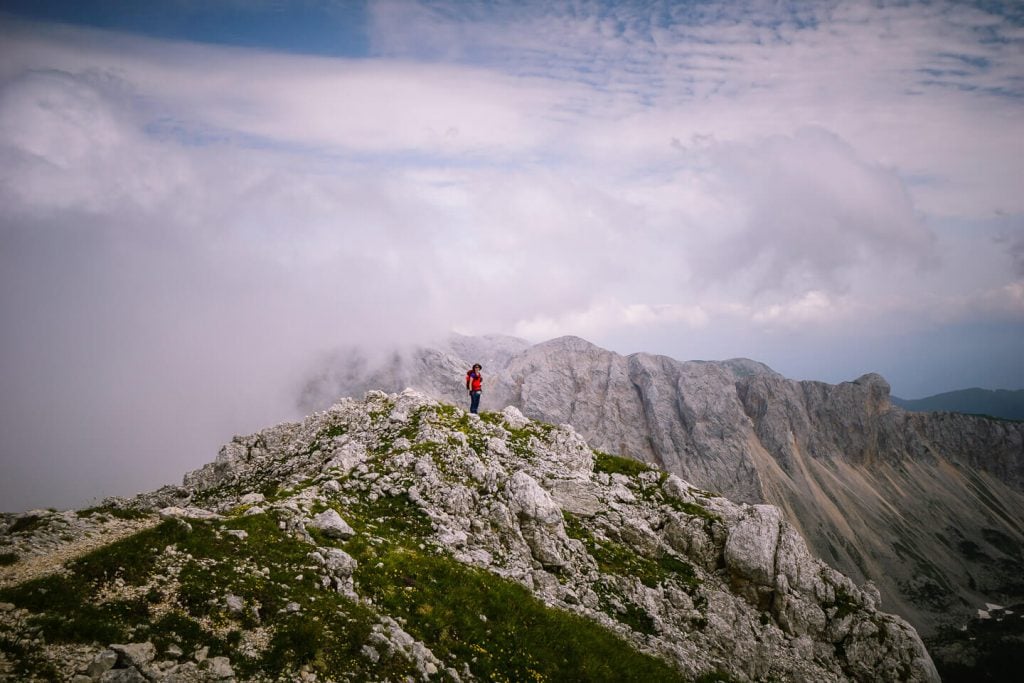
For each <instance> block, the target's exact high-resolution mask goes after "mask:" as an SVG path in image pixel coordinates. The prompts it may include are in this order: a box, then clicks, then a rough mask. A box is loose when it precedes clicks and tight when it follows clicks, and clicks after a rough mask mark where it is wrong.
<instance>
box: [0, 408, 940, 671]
mask: <svg viewBox="0 0 1024 683" xmlns="http://www.w3.org/2000/svg"><path fill="white" fill-rule="evenodd" d="M90 514H91V515H96V514H101V515H104V516H106V517H107V518H116V517H119V516H120V517H123V516H138V517H139V518H140V519H141V520H147V521H152V520H155V517H156V516H157V515H159V517H161V518H163V521H161V522H160V523H159V524H157V525H156V526H153V527H151V528H148V529H145V530H144V531H141V532H139V533H137V534H135V535H133V536H129V537H126V538H125V539H123V540H121V541H119V542H117V543H115V544H113V545H112V546H109V547H108V548H106V549H99V550H94V551H92V552H91V553H89V554H87V555H85V556H83V557H80V558H78V559H77V560H73V561H70V562H67V563H65V564H64V565H62V566H61V567H60V568H59V570H58V571H57V572H56V573H53V574H50V575H48V576H40V577H38V578H35V579H33V580H30V581H27V582H20V583H13V584H11V583H8V584H7V585H5V586H3V587H2V588H0V603H2V605H0V645H3V647H2V648H0V652H3V662H2V665H0V666H4V667H6V671H7V672H17V674H18V675H21V676H25V679H26V680H29V679H31V677H32V676H37V677H39V678H46V677H47V675H54V674H56V677H60V678H64V679H66V680H77V681H82V682H83V683H84V682H85V681H115V680H118V681H120V680H126V681H127V680H149V681H170V680H181V681H188V680H195V681H212V680H299V679H301V680H450V681H470V680H489V679H493V678H496V677H506V678H511V679H517V680H525V679H527V678H530V679H536V680H544V679H551V680H559V679H561V680H566V679H569V678H573V677H576V678H580V677H583V678H589V679H591V680H692V679H695V678H698V677H700V676H718V680H737V681H747V680H773V679H774V680H792V681H845V680H862V681H868V680H872V681H873V680H905V681H934V680H938V676H937V674H936V672H935V669H934V667H933V665H932V663H931V660H930V658H929V656H928V654H927V652H926V651H925V649H924V647H923V645H922V643H921V641H920V639H919V638H918V636H917V634H916V632H915V631H914V629H913V628H912V627H911V626H910V625H908V624H907V623H906V622H905V621H903V620H902V619H900V618H899V617H896V616H893V615H890V614H886V613H884V612H882V611H880V609H879V594H878V591H877V589H875V588H874V587H873V586H872V585H871V584H865V585H863V586H858V585H856V584H855V583H854V582H853V581H851V580H850V579H849V578H847V577H845V576H843V575H842V574H840V573H839V572H837V571H836V570H834V569H832V568H830V567H829V566H828V565H826V564H825V563H823V562H821V561H820V560H818V559H816V558H815V557H814V556H813V555H812V554H811V553H810V552H809V551H808V548H807V546H806V544H805V543H804V541H803V539H802V538H801V537H800V535H799V534H798V533H797V531H796V530H795V528H794V527H793V526H792V525H790V524H789V523H787V522H786V521H785V519H784V516H783V513H782V512H781V511H780V510H779V509H778V508H775V507H773V506H770V505H761V504H756V505H748V504H738V503H733V502H731V501H729V500H727V499H726V498H723V497H720V496H717V495H713V494H711V493H709V492H706V491H703V490H701V489H698V488H696V487H694V486H691V485H690V484H688V483H686V482H685V481H683V480H682V479H680V478H679V477H677V476H674V475H670V474H668V473H666V472H663V471H659V470H657V469H654V468H650V467H647V466H644V465H642V464H640V463H638V462H636V461H633V460H629V459H624V458H619V457H616V456H612V455H608V454H605V453H602V452H600V451H594V450H592V449H591V448H590V447H589V446H588V445H587V444H586V442H585V441H584V440H583V439H582V438H581V437H580V435H579V434H577V433H576V432H575V431H574V430H573V429H572V428H571V427H569V426H568V425H562V426H559V427H554V426H551V425H549V424H545V423H539V422H535V421H531V420H529V419H527V418H525V417H524V416H523V415H522V414H521V413H520V411H519V410H517V409H516V408H514V407H509V408H506V409H505V410H504V411H502V412H501V413H485V414H483V415H482V416H480V417H477V416H470V415H467V414H465V413H464V412H463V411H462V410H460V409H458V408H454V407H452V406H449V405H445V404H442V403H438V402H437V401H435V400H433V399H430V398H428V397H426V396H425V395H423V394H420V393H417V392H415V391H404V392H402V393H401V394H392V395H387V394H384V393H382V392H371V393H369V394H368V395H367V396H366V397H365V399H364V400H359V401H357V400H353V399H346V400H342V401H340V402H339V403H337V404H335V405H334V406H332V407H331V408H330V409H328V410H327V411H324V412H319V413H315V414H313V415H311V416H310V417H309V418H307V419H305V420H303V421H302V422H299V423H292V424H284V425H279V426H276V427H273V428H270V429H267V430H264V431H262V432H259V433H258V434H254V435H251V436H246V437H236V438H235V439H234V440H233V441H232V442H231V443H230V444H228V445H226V446H225V447H224V448H223V449H222V450H221V452H220V454H219V455H218V457H217V459H216V461H214V462H213V463H211V464H209V465H207V466H205V467H203V468H202V469H200V470H197V471H195V472H192V473H190V474H188V475H186V477H185V479H184V482H183V485H182V486H176V487H165V488H163V489H160V490H158V491H155V492H152V493H149V494H143V495H140V496H138V497H136V498H134V499H131V500H110V501H107V504H106V506H105V508H104V511H103V512H101V513H97V512H95V511H94V512H91V513H90ZM56 515H63V516H65V517H71V516H72V515H69V514H68V513H37V514H36V521H34V522H32V523H31V524H26V523H24V522H19V521H18V520H19V519H24V517H20V518H7V519H5V520H4V525H5V527H6V529H5V531H4V533H3V535H2V536H0V539H2V540H0V543H2V546H0V553H6V554H7V555H18V553H22V552H25V549H26V548H28V547H31V546H33V544H34V543H35V542H37V541H39V540H40V539H39V536H38V534H40V533H41V534H43V535H44V536H45V535H46V534H48V533H49V532H48V531H46V529H49V528H50V526H51V525H50V524H49V522H48V521H47V520H48V517H50V516H56ZM75 517H78V515H75ZM139 523H140V524H141V523H142V522H139ZM19 525H20V527H21V528H20V529H18V528H16V527H18V526H19ZM29 527H31V528H29ZM69 537H70V539H69V540H68V542H72V541H73V540H74V539H73V534H70V535H69ZM12 548H13V549H16V550H11V549H12ZM41 554H45V553H41ZM22 561H23V560H22V559H20V557H19V558H17V559H16V560H15V561H14V562H13V563H12V566H17V565H18V564H19V563H20V562H22ZM446 577H447V578H446ZM516 591H524V592H523V594H522V595H519V594H518V593H516ZM466 595H471V596H472V597H473V599H474V600H476V601H477V602H473V603H471V605H472V607H471V608H470V609H467V608H466V607H467V603H466V602H456V600H457V599H462V600H466V599H468V598H466ZM459 596H461V598H460V597H459ZM510 598H514V599H510ZM509 609H514V610H518V611H517V612H515V613H514V614H513V615H510V614H508V613H507V612H505V611H503V610H509ZM62 610H63V611H62ZM530 610H533V611H530ZM89 619H91V620H92V621H88V620H89ZM552 620H554V621H553V622H552V623H554V626H553V630H552V631H551V633H552V634H555V633H557V634H558V636H557V637H551V636H549V635H548V634H547V632H546V631H545V630H544V629H545V628H546V626H545V624H548V623H549V622H551V621H552ZM566 620H569V621H566ZM573 620H575V621H573ZM87 621H88V623H86V622H87ZM527 623H529V624H530V625H531V626H530V627H529V628H525V625H526V624H527ZM595 625H599V626H600V628H599V629H598V631H597V632H595V631H591V630H588V629H593V628H596V626H595ZM101 626H102V629H100V631H97V629H98V628H99V627H101ZM516 628H518V629H520V630H519V631H516V630H515V629H516ZM510 629H511V630H510ZM97 633H101V634H102V635H105V636H109V638H108V639H104V638H103V637H99V636H97V635H96V634H97ZM536 634H540V636H541V638H540V640H535V641H531V640H529V639H530V638H531V637H535V636H536ZM573 634H585V637H584V635H578V636H577V635H573ZM601 634H605V635H601ZM609 634H614V637H612V636H611V635H609ZM606 637H610V638H612V639H611V640H607V641H606V640H601V641H600V645H599V647H596V648H595V649H593V650H587V651H584V650H583V649H582V648H584V647H585V643H587V642H590V640H591V639H599V638H606ZM26 643H27V644H28V645H26ZM614 643H628V647H627V648H626V650H622V649H621V646H617V645H615V644H614ZM506 648H507V651H506ZM517 648H518V649H517ZM545 648H556V651H555V652H557V654H556V655H555V656H549V655H546V653H547V652H548V651H547V650H546V649H545ZM557 648H563V649H562V650H557ZM564 648H569V649H564ZM633 651H636V652H639V653H644V654H637V655H635V657H638V658H639V659H629V660H628V666H629V667H630V668H629V670H628V672H622V671H619V672H617V673H616V672H615V671H613V670H612V668H611V667H614V666H617V665H621V663H622V662H626V661H627V654H626V653H627V652H633ZM602 653H610V655H611V656H610V658H609V660H608V661H607V662H604V663H601V664H600V666H602V667H607V668H605V669H601V670H598V671H589V672H581V671H579V670H574V671H567V670H566V669H564V668H559V667H566V666H581V667H582V666H597V664H594V662H597V661H598V659H599V657H600V656H602ZM628 656H630V657H632V656H634V655H628ZM601 661H602V662H603V660H601ZM617 663H618V664H617ZM2 670H3V669H0V671H2Z"/></svg>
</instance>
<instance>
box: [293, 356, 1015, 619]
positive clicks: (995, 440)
mask: <svg viewBox="0 0 1024 683" xmlns="http://www.w3.org/2000/svg"><path fill="white" fill-rule="evenodd" d="M486 349H491V361H490V363H487V362H484V363H483V365H484V376H485V390H484V399H483V405H484V408H485V409H486V408H487V407H489V406H490V407H495V406H497V407H501V406H505V405H512V406H515V407H517V408H519V409H520V410H521V411H522V412H523V414H525V415H526V416H528V417H531V418H535V419H538V420H543V421H546V422H552V423H556V424H558V423H567V424H571V425H572V426H573V427H574V428H575V429H576V430H578V431H579V432H580V434H582V435H583V436H584V437H585V438H586V439H587V440H588V442H589V443H591V444H592V445H593V446H594V447H596V448H599V449H602V450H606V451H609V452H612V453H617V454H621V455H626V456H630V457H633V458H636V459H638V460H641V461H644V462H647V463H652V464H656V465H657V466H659V467H662V468H664V469H665V470H666V471H668V472H671V473H674V474H676V475H678V476H680V477H682V478H683V479H685V480H687V481H690V482H693V483H694V485H697V486H700V487H702V488H705V489H709V490H713V491H716V492H719V493H721V494H723V495H725V496H727V497H729V498H732V499H734V500H738V501H742V502H746V503H771V504H773V505H776V506H778V507H779V508H780V509H781V510H782V512H783V515H784V518H785V519H786V520H787V521H788V522H789V523H790V524H792V525H793V526H794V527H796V529H797V530H798V531H799V532H800V533H801V534H802V535H803V536H804V537H805V538H806V539H807V541H808V543H809V544H810V546H811V548H812V550H813V551H814V552H815V553H816V554H817V555H819V556H820V557H822V558H824V559H825V560H826V561H827V562H829V564H831V565H832V566H833V567H834V568H836V569H839V570H840V571H842V572H843V573H845V574H848V575H850V576H852V577H854V578H855V579H856V580H857V581H865V580H871V581H873V582H874V583H875V584H876V585H877V586H878V588H879V590H880V593H881V596H882V600H883V604H885V605H886V606H887V608H888V609H891V610H893V611H895V612H897V613H898V614H901V615H902V616H904V617H906V618H907V619H908V620H910V621H911V623H913V624H914V625H915V626H916V627H917V628H918V629H919V630H921V631H922V632H923V633H925V634H934V633H936V632H937V630H938V628H939V627H940V626H943V625H952V626H956V627H959V626H960V625H962V624H963V623H964V622H965V621H966V620H967V619H969V618H972V617H973V616H974V615H975V613H976V609H977V608H979V607H981V606H983V605H984V604H985V603H997V604H1013V603H1015V602H1021V601H1022V599H1024V585H1022V584H1021V582H1020V580H1019V577H1020V574H1021V567H1024V524H1022V523H1021V522H1020V520H1021V519H1024V424H1022V423H1014V422H1008V421H998V420H992V419H986V418H982V417H976V416H968V415H959V414H949V413H910V412H905V411H903V410H902V409H899V408H896V407H894V406H892V405H891V404H890V401H889V386H888V384H887V383H886V381H885V380H884V379H883V378H882V377H880V376H878V375H874V374H871V375H865V376H863V377H861V378H859V379H857V380H855V381H853V382H846V383H843V384H839V385H829V384H825V383H821V382H806V381H794V380H789V379H786V378H785V377H782V376H781V375H779V374H778V373H776V372H774V371H772V370H771V369H770V368H768V367H767V366H764V365H762V364H760V363H756V362H754V361H750V360H745V359H736V360H729V361H722V362H701V361H690V362H680V361H676V360H673V359H670V358H667V357H664V356H653V355H648V354H634V355H631V356H620V355H618V354H615V353H612V352H610V351H606V350H604V349H601V348H599V347H597V346H594V345H593V344H590V343H589V342H586V341H584V340H582V339H578V338H574V337H565V338H561V339H555V340H552V341H550V342H545V343H542V344H538V345H535V346H529V345H528V344H527V343H526V342H523V341H521V340H509V339H507V338H480V339H470V338H456V339H455V340H454V341H452V342H451V343H450V344H449V345H448V347H446V348H445V347H441V348H440V350H439V349H431V350H419V351H416V352H411V353H410V354H409V356H408V357H403V358H404V360H402V361H401V362H398V363H396V364H395V365H396V366H397V367H406V368H413V367H414V368H415V372H414V373H408V374H406V375H404V376H403V377H402V381H403V382H404V383H405V384H403V385H402V386H411V387H414V388H419V389H422V390H424V391H426V392H427V393H429V394H430V395H432V396H435V397H438V398H442V399H444V400H450V401H453V402H456V403H457V404H459V405H461V404H462V403H463V402H465V400H466V399H465V396H464V392H463V391H462V387H461V379H462V376H463V373H464V371H465V368H467V367H469V364H470V363H472V362H474V361H476V360H477V359H479V358H485V356H486V351H485V350H486ZM463 354H464V355H463ZM411 359H415V360H411ZM364 370H365V372H362V373H349V374H348V375H346V376H345V378H344V381H342V380H343V378H342V377H341V376H340V375H335V376H334V377H333V379H332V377H331V375H330V373H326V374H325V375H323V376H322V377H321V378H320V379H319V382H320V383H319V384H315V383H314V384H311V385H310V387H311V389H310V391H308V392H307V394H306V399H307V400H314V399H315V397H316V396H317V393H318V391H324V390H326V387H330V393H331V395H332V396H334V395H346V394H353V393H354V394H356V395H361V392H362V391H363V390H364V389H365V388H368V386H369V385H373V386H379V387H382V388H385V389H387V390H392V391H397V390H399V389H401V388H402V387H400V386H397V385H395V384H389V383H388V379H389V378H388V377H387V376H385V375H382V374H380V373H375V372H373V371H372V369H364ZM417 373H419V374H417ZM314 387H316V388H314Z"/></svg>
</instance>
